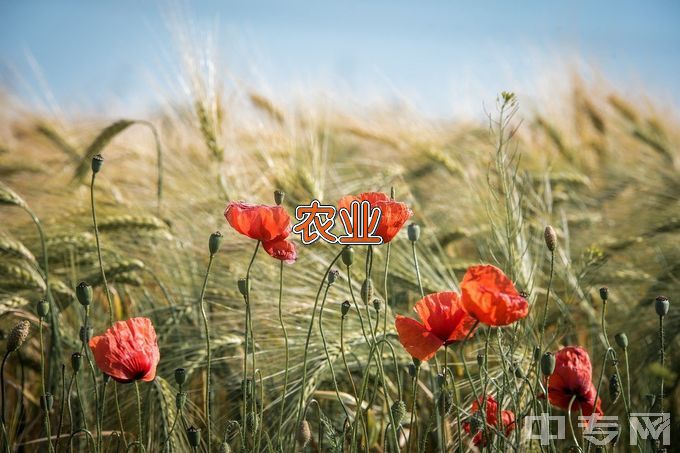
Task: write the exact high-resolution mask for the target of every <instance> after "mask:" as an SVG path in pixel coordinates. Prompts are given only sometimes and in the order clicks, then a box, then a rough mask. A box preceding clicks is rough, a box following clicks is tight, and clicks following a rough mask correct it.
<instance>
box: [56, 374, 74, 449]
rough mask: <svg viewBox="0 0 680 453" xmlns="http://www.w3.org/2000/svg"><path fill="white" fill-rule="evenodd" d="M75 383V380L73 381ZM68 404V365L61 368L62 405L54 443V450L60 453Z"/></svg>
mask: <svg viewBox="0 0 680 453" xmlns="http://www.w3.org/2000/svg"><path fill="white" fill-rule="evenodd" d="M71 382H73V379H71ZM65 402H66V365H62V366H61V403H60V406H59V422H58V423H57V438H56V439H55V441H54V449H55V450H57V451H59V440H61V426H62V422H63V421H64V407H65Z"/></svg>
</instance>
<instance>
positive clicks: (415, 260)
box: [411, 242, 425, 297]
mask: <svg viewBox="0 0 680 453" xmlns="http://www.w3.org/2000/svg"><path fill="white" fill-rule="evenodd" d="M411 249H412V251H413V265H414V266H415V268H416V277H417V278H418V289H419V290H420V297H425V291H424V290H423V280H422V279H421V278H420V266H419V265H418V252H417V251H416V243H415V242H411Z"/></svg>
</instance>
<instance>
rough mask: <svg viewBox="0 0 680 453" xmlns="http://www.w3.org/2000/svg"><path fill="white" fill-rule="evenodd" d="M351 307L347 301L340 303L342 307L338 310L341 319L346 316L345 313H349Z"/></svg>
mask: <svg viewBox="0 0 680 453" xmlns="http://www.w3.org/2000/svg"><path fill="white" fill-rule="evenodd" d="M351 307H352V305H351V304H350V303H349V301H348V300H346V301H344V302H343V303H342V307H341V308H340V313H342V317H343V318H344V317H345V316H347V313H349V309H350V308H351Z"/></svg>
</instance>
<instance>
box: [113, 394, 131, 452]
mask: <svg viewBox="0 0 680 453" xmlns="http://www.w3.org/2000/svg"><path fill="white" fill-rule="evenodd" d="M113 397H114V400H115V402H116V416H117V417H118V426H119V428H120V435H121V437H122V438H123V444H124V445H125V448H127V447H128V442H127V438H126V437H125V427H124V426H123V415H122V414H121V412H120V404H119V402H118V383H117V382H114V383H113Z"/></svg>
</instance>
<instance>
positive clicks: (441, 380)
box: [437, 373, 446, 388]
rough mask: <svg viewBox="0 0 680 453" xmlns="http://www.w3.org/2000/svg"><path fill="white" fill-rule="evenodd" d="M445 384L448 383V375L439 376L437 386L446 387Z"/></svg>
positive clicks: (441, 374)
mask: <svg viewBox="0 0 680 453" xmlns="http://www.w3.org/2000/svg"><path fill="white" fill-rule="evenodd" d="M445 383H446V375H445V374H444V373H439V374H437V385H438V386H439V388H441V387H444V384H445Z"/></svg>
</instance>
